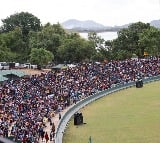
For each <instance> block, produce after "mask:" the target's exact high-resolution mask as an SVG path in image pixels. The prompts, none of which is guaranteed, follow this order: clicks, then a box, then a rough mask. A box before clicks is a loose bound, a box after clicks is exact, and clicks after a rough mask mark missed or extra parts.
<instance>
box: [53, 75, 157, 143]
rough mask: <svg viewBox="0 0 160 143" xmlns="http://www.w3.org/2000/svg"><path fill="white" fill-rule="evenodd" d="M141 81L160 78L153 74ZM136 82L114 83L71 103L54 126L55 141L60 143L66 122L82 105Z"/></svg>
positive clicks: (147, 81) (146, 81)
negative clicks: (55, 126) (110, 86)
mask: <svg viewBox="0 0 160 143" xmlns="http://www.w3.org/2000/svg"><path fill="white" fill-rule="evenodd" d="M142 80H143V83H149V82H153V81H157V80H160V75H159V76H155V77H149V78H146V79H142ZM135 85H136V82H135V81H134V82H130V83H126V84H116V85H114V86H113V87H112V88H109V89H107V90H104V91H101V92H99V93H96V94H94V95H92V96H89V97H87V98H85V99H83V100H81V101H79V102H77V103H76V104H73V105H71V106H70V107H69V108H68V110H67V111H66V112H65V113H64V114H63V115H62V117H61V119H60V121H59V123H58V126H57V128H56V132H55V143H62V139H63V133H64V131H65V128H66V126H67V123H68V122H69V120H70V118H71V117H72V116H73V115H74V114H75V113H76V112H78V111H79V110H80V109H81V108H82V107H84V106H86V105H87V104H89V103H91V102H93V101H95V100H97V99H99V98H101V97H103V96H106V95H109V94H111V93H114V92H116V91H119V90H122V89H126V88H129V87H132V86H135Z"/></svg>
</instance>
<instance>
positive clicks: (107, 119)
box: [63, 82, 160, 143]
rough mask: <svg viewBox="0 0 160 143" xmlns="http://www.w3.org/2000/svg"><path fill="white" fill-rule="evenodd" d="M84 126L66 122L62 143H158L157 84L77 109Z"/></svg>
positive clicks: (159, 99) (159, 103)
mask: <svg viewBox="0 0 160 143" xmlns="http://www.w3.org/2000/svg"><path fill="white" fill-rule="evenodd" d="M81 112H82V114H83V118H84V122H85V123H86V124H83V125H79V126H75V125H74V121H73V118H72V119H71V120H70V122H69V124H68V126H67V129H66V130H65V133H64V136H63V143H88V142H89V137H90V136H91V138H92V143H160V82H154V83H150V84H144V87H143V88H136V87H132V88H129V89H126V90H122V91H119V92H116V93H114V94H110V95H108V96H105V97H103V98H101V99H99V100H96V101H95V102H93V103H91V104H89V105H87V106H85V107H84V108H83V109H81Z"/></svg>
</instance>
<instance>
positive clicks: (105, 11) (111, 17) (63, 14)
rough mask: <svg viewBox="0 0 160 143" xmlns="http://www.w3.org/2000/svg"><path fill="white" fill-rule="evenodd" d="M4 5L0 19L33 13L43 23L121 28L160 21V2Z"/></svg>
mask: <svg viewBox="0 0 160 143" xmlns="http://www.w3.org/2000/svg"><path fill="white" fill-rule="evenodd" d="M0 4H1V5H0V20H2V19H5V18H7V17H9V16H10V15H13V14H15V13H20V12H29V13H31V14H33V15H34V16H36V17H37V18H39V19H40V21H41V23H42V24H46V23H48V22H50V23H51V24H55V23H58V22H59V23H62V22H64V21H66V20H69V19H77V20H81V21H84V20H93V21H95V22H97V23H100V24H103V25H105V26H115V25H118V26H120V25H124V24H128V23H134V22H138V21H141V22H144V23H149V22H151V21H152V20H159V19H160V0H0ZM0 25H2V22H1V21H0Z"/></svg>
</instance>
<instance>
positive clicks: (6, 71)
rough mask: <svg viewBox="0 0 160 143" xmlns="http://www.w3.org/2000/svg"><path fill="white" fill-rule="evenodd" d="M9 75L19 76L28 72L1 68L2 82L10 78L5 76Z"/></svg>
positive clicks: (0, 76) (0, 77)
mask: <svg viewBox="0 0 160 143" xmlns="http://www.w3.org/2000/svg"><path fill="white" fill-rule="evenodd" d="M7 75H16V76H18V77H23V76H25V75H27V74H26V73H25V72H23V71H20V70H0V82H1V81H5V80H8V78H6V77H5V76H7Z"/></svg>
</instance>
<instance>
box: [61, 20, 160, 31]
mask: <svg viewBox="0 0 160 143" xmlns="http://www.w3.org/2000/svg"><path fill="white" fill-rule="evenodd" d="M130 24H131V23H129V24H125V25H121V26H105V25H103V24H100V23H97V22H95V21H93V20H86V21H80V20H76V19H69V20H67V21H65V22H63V23H61V25H62V27H63V28H64V29H67V30H72V31H78V32H85V31H95V32H101V31H118V30H120V29H122V28H127V27H128V26H129V25H130ZM150 25H151V26H154V27H156V28H160V20H153V21H151V22H150Z"/></svg>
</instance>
